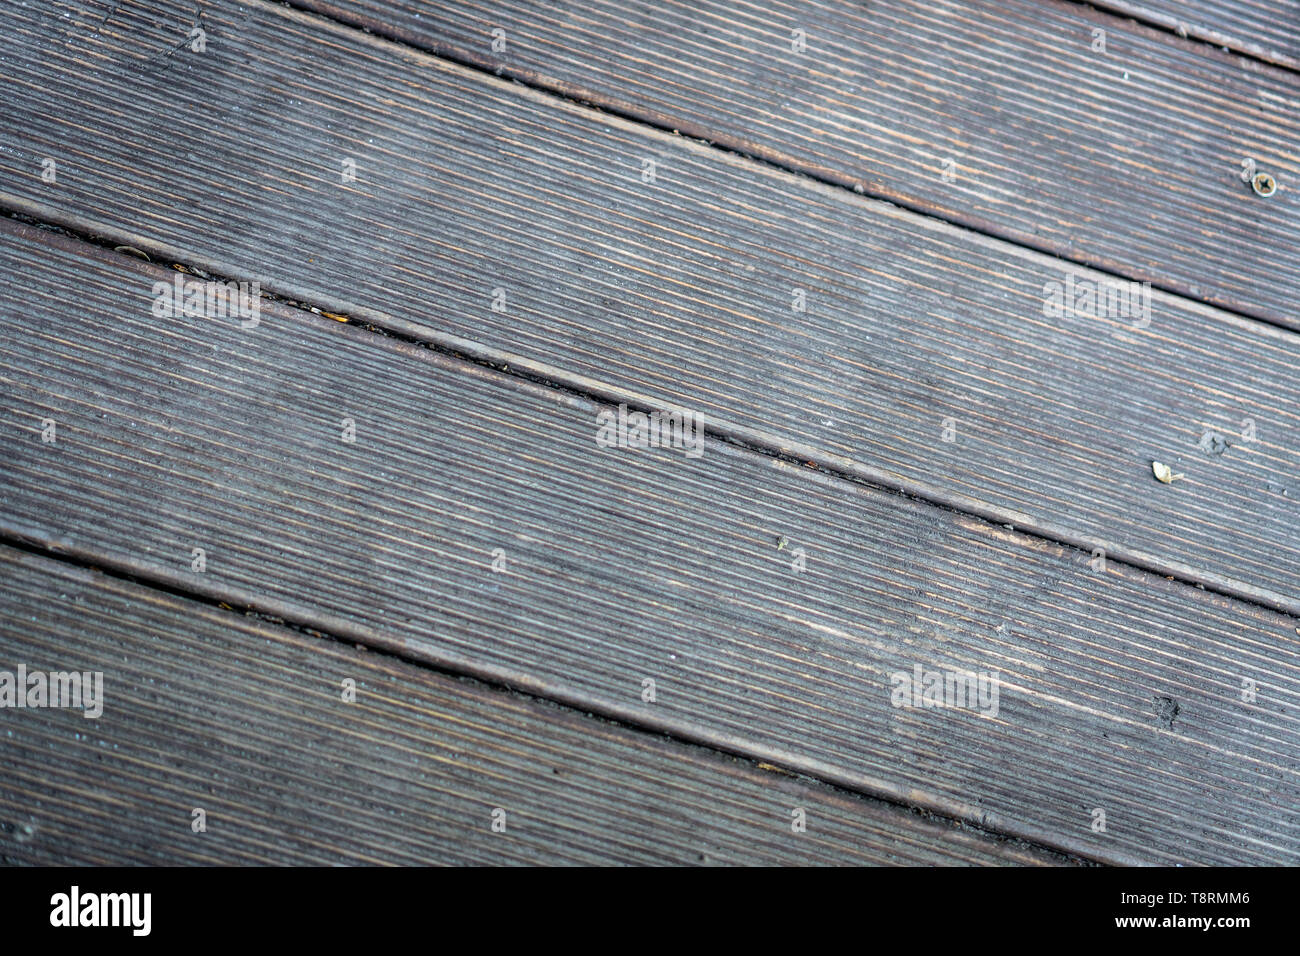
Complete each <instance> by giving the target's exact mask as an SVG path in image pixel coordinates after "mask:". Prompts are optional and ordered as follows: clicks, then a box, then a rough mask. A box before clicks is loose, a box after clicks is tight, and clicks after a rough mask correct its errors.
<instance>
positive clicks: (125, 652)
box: [0, 548, 1066, 865]
mask: <svg viewBox="0 0 1300 956" xmlns="http://www.w3.org/2000/svg"><path fill="white" fill-rule="evenodd" d="M19 662H21V663H23V664H25V665H26V666H27V667H28V669H29V670H40V671H47V672H48V671H64V672H66V671H71V670H77V671H89V672H96V671H98V672H100V673H102V674H103V704H104V710H103V714H102V715H101V716H100V717H99V718H97V719H93V720H90V719H87V718H86V717H84V716H83V715H82V713H81V712H80V711H74V710H70V709H44V710H34V709H25V710H18V709H8V708H6V709H0V861H3V862H5V863H7V864H15V863H17V864H30V863H42V864H61V865H67V864H112V865H121V864H138V863H148V864H161V865H176V864H190V863H207V864H213V863H219V864H236V863H237V864H250V863H261V864H265V863H274V864H313V865H336V864H340V863H345V864H375V863H381V864H416V863H418V864H428V863H440V864H442V863H456V864H511V863H540V864H550V865H555V864H575V863H582V864H610V863H639V864H702V863H703V864H751V865H752V864H774V863H780V864H859V865H860V864H904V863H905V864H913V865H915V864H930V865H933V864H943V865H954V864H975V863H978V864H983V865H998V864H1011V863H1015V864H1060V863H1064V862H1066V860H1065V858H1063V857H1059V856H1057V855H1056V854H1052V853H1047V852H1044V851H1041V850H1036V849H1030V848H1027V847H1025V846H1023V845H1021V844H1018V843H1016V842H1015V841H1003V840H998V839H996V838H994V837H991V836H988V835H986V834H983V833H981V832H979V831H976V830H972V829H970V828H962V827H958V826H956V825H954V824H950V823H942V822H934V821H930V820H927V819H925V818H924V817H922V816H920V815H918V814H915V813H912V812H909V811H907V810H904V809H902V808H901V807H896V806H891V805H889V804H883V803H880V802H878V801H873V800H868V799H864V798H860V797H856V796H853V795H849V794H844V793H841V792H838V791H836V790H834V789H833V788H831V787H828V786H825V785H821V784H817V783H813V782H810V781H808V780H805V779H799V778H797V777H794V776H792V775H788V774H781V773H777V772H772V771H765V770H763V769H760V768H758V767H755V766H754V765H753V764H750V763H748V762H746V761H742V760H737V759H735V758H730V757H725V756H722V755H719V754H716V753H712V752H709V751H707V750H704V749H702V748H699V747H689V746H684V745H680V744H675V743H672V742H669V741H666V740H664V739H662V738H660V737H657V736H654V735H651V734H643V733H638V732H635V731H631V730H627V729H624V728H621V727H618V726H616V725H613V724H610V723H609V722H607V721H600V720H596V719H592V718H588V717H583V716H580V715H577V714H575V713H573V712H572V711H568V710H566V709H564V708H561V707H556V706H554V705H549V704H546V703H542V702H538V701H534V700H531V699H528V698H525V697H522V696H520V695H517V694H511V693H509V692H506V691H495V690H492V689H489V688H486V687H484V686H482V685H481V684H478V683H476V682H471V681H464V680H455V679H452V678H448V677H444V676H441V675H438V674H434V673H432V672H430V671H428V670H426V669H424V668H420V667H416V666H413V665H411V664H407V663H404V662H402V661H398V660H395V659H393V658H390V657H387V656H382V655H377V654H369V653H364V652H362V651H359V650H355V649H353V648H351V647H346V646H342V645H339V644H336V643H334V642H332V641H328V640H324V639H321V638H319V637H313V636H311V635H307V634H302V633H295V632H293V631H289V630H286V629H284V628H280V627H275V626H272V625H267V624H263V623H259V622H257V621H255V620H250V619H247V618H245V617H243V616H242V615H237V614H234V613H231V612H227V611H220V610H217V609H214V608H210V607H206V606H203V605H197V604H195V603H193V602H189V601H185V600H183V599H180V598H176V597H172V596H170V595H168V594H165V593H160V592H157V591H152V590H149V589H147V588H144V587H141V586H139V585H135V584H129V583H125V582H122V581H117V580H114V579H112V578H106V577H105V576H103V575H100V574H97V573H93V572H87V571H83V570H80V569H77V568H74V567H71V566H69V565H66V564H58V563H55V562H52V561H48V560H45V559H39V558H33V557H31V556H28V555H23V554H21V553H19V552H15V551H13V550H12V549H8V548H0V670H4V671H8V672H10V673H13V672H14V670H15V669H16V667H17V663H19ZM344 680H351V681H354V682H355V684H354V687H355V692H356V693H355V700H354V701H352V702H344V700H343V694H344V691H343V681H344ZM196 807H197V808H201V809H203V810H204V811H205V813H206V825H207V830H206V832H204V833H201V834H196V833H194V832H193V831H192V829H191V822H192V819H193V817H192V811H193V810H194V809H195V808H196ZM495 809H501V810H504V811H505V817H504V822H505V831H504V832H493V831H492V829H491V824H492V812H493V810H495ZM794 809H802V810H803V811H804V814H805V818H806V821H807V830H806V831H805V832H803V833H800V834H796V833H794V832H793V830H792V828H791V821H792V820H793V819H794V818H793V816H792V811H793V810H794Z"/></svg>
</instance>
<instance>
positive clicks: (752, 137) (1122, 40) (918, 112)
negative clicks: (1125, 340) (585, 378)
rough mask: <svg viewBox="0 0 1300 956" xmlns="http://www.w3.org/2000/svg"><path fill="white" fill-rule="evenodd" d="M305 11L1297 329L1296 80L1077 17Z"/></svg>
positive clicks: (426, 6)
mask: <svg viewBox="0 0 1300 956" xmlns="http://www.w3.org/2000/svg"><path fill="white" fill-rule="evenodd" d="M1159 4H1160V0H1157V3H1156V5H1159ZM299 5H301V6H306V7H310V8H313V9H316V10H319V11H322V12H325V13H328V14H330V15H331V16H334V17H337V18H340V19H343V20H346V21H349V22H353V23H357V24H362V25H364V26H366V27H368V28H369V29H371V30H374V31H375V32H377V33H381V34H384V35H388V36H392V37H395V38H399V39H401V40H403V41H405V42H408V43H412V44H415V45H417V46H420V47H422V48H426V49H430V50H435V51H437V52H438V53H441V54H444V55H448V56H453V57H455V58H456V59H459V60H462V61H466V62H472V63H474V64H476V65H478V66H480V67H483V68H486V69H491V70H496V71H499V72H502V73H504V74H505V75H508V76H513V77H518V78H520V79H523V80H526V81H528V82H529V83H534V84H537V85H541V86H544V87H546V88H548V89H553V90H557V91H561V92H563V93H565V94H566V95H569V96H575V97H578V98H580V99H584V100H589V101H591V102H593V103H596V104H599V105H601V106H604V107H606V108H610V109H614V110H617V111H619V112H622V113H625V114H627V115H631V116H635V117H637V118H641V119H645V120H649V121H651V122H654V123H656V124H658V125H661V126H664V127H667V128H669V129H679V130H681V131H682V132H684V133H688V134H689V135H692V136H698V137H701V138H704V139H708V140H711V141H713V142H716V143H718V144H720V145H723V146H727V147H729V148H732V149H737V150H741V151H743V152H745V153H747V154H750V155H755V156H760V157H762V158H764V159H768V160H771V161H772V162H775V163H779V164H781V165H783V166H787V167H790V168H793V169H798V170H800V171H803V172H808V173H811V174H813V175H815V176H818V177H821V178H823V179H827V180H830V181H832V182H836V183H840V184H842V185H846V186H859V185H860V186H862V187H864V188H865V189H866V190H868V191H869V192H871V193H872V194H874V195H877V196H882V197H884V198H887V199H890V200H893V201H895V202H900V203H904V204H906V205H908V206H910V207H912V208H916V209H919V210H923V211H925V212H929V213H932V214H935V215H939V216H943V217H945V218H947V219H951V220H953V221H956V222H960V223H963V224H965V225H968V226H973V227H975V228H978V229H980V230H983V231H986V232H989V233H991V234H993V235H997V236H1002V237H1004V238H1010V239H1013V240H1015V241H1016V242H1020V243H1024V244H1026V245H1028V246H1031V247H1033V248H1037V249H1041V250H1044V251H1046V252H1050V253H1055V254H1057V255H1061V256H1064V257H1066V258H1069V259H1073V260H1075V261H1078V262H1084V263H1087V264H1089V265H1094V266H1099V267H1102V268H1106V269H1111V270H1114V271H1117V272H1120V273H1122V274H1124V275H1127V276H1132V277H1136V278H1139V279H1145V280H1149V281H1151V282H1154V283H1155V284H1156V285H1158V286H1160V287H1162V288H1167V289H1170V290H1172V291H1176V292H1178V293H1181V294H1183V295H1188V296H1191V297H1193V298H1197V299H1201V300H1203V301H1207V302H1212V303H1215V304H1218V305H1222V306H1226V307H1229V308H1232V309H1235V310H1238V311H1241V312H1243V313H1246V314H1248V315H1253V316H1257V317H1262V318H1266V319H1269V320H1270V321H1273V322H1280V323H1284V324H1287V325H1290V326H1291V327H1293V328H1294V327H1297V322H1300V318H1298V316H1300V160H1298V159H1297V156H1296V154H1295V150H1294V144H1295V143H1296V142H1297V141H1298V140H1300V77H1297V76H1296V75H1295V74H1294V73H1291V72H1288V71H1286V70H1281V69H1277V68H1274V67H1269V66H1262V65H1260V64H1259V63H1255V62H1250V61H1247V60H1243V59H1242V58H1240V57H1237V56H1231V55H1228V54H1224V53H1221V52H1220V51H1219V50H1217V49H1214V48H1208V47H1205V46H1204V45H1203V44H1201V43H1195V42H1190V41H1186V40H1179V39H1178V38H1177V37H1173V36H1169V35H1167V34H1165V33H1163V32H1161V31H1159V30H1155V29H1152V28H1149V27H1145V26H1141V25H1139V24H1136V23H1133V22H1132V21H1126V20H1122V19H1117V18H1115V17H1112V16H1107V15H1105V14H1101V13H1097V12H1096V11H1094V10H1091V9H1088V8H1087V7H1085V6H1082V5H1080V4H1076V3H1070V2H1065V0H1000V2H997V3H969V2H961V0H957V2H953V0H948V2H941V3H937V4H936V3H934V2H930V0H873V2H871V3H869V4H867V3H861V2H859V0H816V2H808V0H778V2H768V3H760V4H755V3H749V2H745V0H699V2H697V0H669V2H662V0H639V2H633V3H628V2H626V0H598V2H595V3H584V4H581V5H573V4H561V5H557V4H552V3H544V2H538V0H533V2H527V3H519V2H514V0H452V2H445V0H436V2H432V0H396V2H392V0H300V3H299ZM1144 5H1145V4H1144ZM1168 6H1170V7H1173V6H1179V5H1177V4H1173V3H1169V4H1168ZM1205 6H1206V8H1208V10H1207V12H1209V11H1212V10H1213V8H1214V7H1215V6H1216V4H1215V3H1214V2H1213V0H1211V2H1208V3H1206V4H1205ZM1224 6H1226V4H1225V5H1224ZM1278 6H1279V4H1277V3H1269V4H1263V5H1261V7H1260V8H1257V12H1258V13H1259V15H1260V18H1261V19H1263V18H1265V17H1266V15H1267V14H1266V10H1267V9H1268V8H1270V7H1271V8H1273V9H1274V10H1276V8H1277V7H1278ZM1288 6H1289V7H1290V11H1291V16H1290V18H1289V19H1290V22H1289V23H1288V22H1287V20H1288V18H1287V17H1285V16H1284V17H1280V18H1279V19H1280V21H1281V22H1280V24H1278V25H1275V26H1274V29H1275V30H1278V31H1281V32H1282V33H1283V34H1285V35H1287V36H1289V37H1291V38H1294V37H1295V35H1296V34H1295V31H1296V30H1297V29H1300V14H1297V10H1298V9H1300V8H1297V7H1296V6H1295V4H1294V3H1291V4H1289V5H1288ZM1227 15H1228V14H1227V13H1226V12H1225V11H1223V10H1222V9H1220V10H1219V11H1218V12H1217V14H1216V18H1217V16H1227ZM1194 16H1195V14H1194V13H1189V14H1188V17H1189V18H1191V17H1194ZM1244 26H1245V29H1246V30H1247V31H1248V32H1249V31H1253V30H1254V22H1253V21H1250V22H1247V23H1246V24H1244ZM494 29H499V30H503V31H504V35H505V49H504V50H502V51H499V52H494V51H493V49H492V46H491V44H492V40H493V34H492V31H493V30H494ZM794 30H802V31H803V37H802V40H803V43H804V45H805V47H806V48H805V49H804V51H803V52H801V53H796V52H794V51H793V49H792V46H794V45H795V37H794V36H793V31H794ZM1095 30H1100V31H1103V34H1104V37H1099V38H1097V39H1099V40H1100V39H1104V43H1105V51H1104V52H1102V51H1101V50H1100V49H1098V50H1094V43H1095V40H1094V32H1093V31H1095ZM1096 45H1097V46H1100V43H1097V44H1096ZM1245 158H1251V159H1254V160H1255V162H1256V163H1257V164H1258V167H1259V168H1260V169H1264V170H1268V171H1269V172H1271V173H1272V174H1273V175H1274V176H1276V177H1277V178H1278V180H1279V181H1280V182H1281V184H1282V190H1281V191H1280V192H1278V193H1276V194H1275V195H1273V196H1272V197H1271V198H1269V199H1263V198H1260V197H1258V196H1256V195H1255V194H1254V193H1253V192H1252V191H1251V189H1250V188H1249V187H1248V186H1247V185H1246V184H1245V183H1243V182H1242V180H1241V179H1240V176H1239V175H1238V174H1239V173H1240V171H1241V165H1240V164H1241V161H1242V159H1245ZM950 159H951V160H953V162H954V163H955V177H956V178H955V181H953V182H947V181H945V179H944V176H943V171H944V166H945V162H946V161H947V160H950Z"/></svg>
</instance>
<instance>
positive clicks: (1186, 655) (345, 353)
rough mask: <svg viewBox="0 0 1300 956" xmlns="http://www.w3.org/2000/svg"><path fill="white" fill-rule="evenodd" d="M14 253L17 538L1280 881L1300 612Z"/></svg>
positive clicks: (561, 693) (141, 278) (1012, 817)
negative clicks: (959, 694)
mask: <svg viewBox="0 0 1300 956" xmlns="http://www.w3.org/2000/svg"><path fill="white" fill-rule="evenodd" d="M0 237H2V239H0V303H4V305H3V308H4V310H5V312H4V314H5V319H6V330H7V331H6V335H5V336H4V337H3V339H2V340H0V422H2V423H3V441H4V453H3V455H0V533H3V534H4V535H6V536H7V537H9V538H10V539H11V540H13V539H21V540H25V541H27V542H30V543H32V544H35V545H38V546H40V547H42V548H46V549H50V550H53V551H55V552H58V553H65V554H69V555H73V556H76V557H78V558H80V559H81V560H84V561H89V562H94V563H96V564H98V565H100V566H105V567H111V568H115V569H118V570H121V571H124V572H129V573H132V574H136V575H140V576H144V577H147V578H149V579H151V580H154V581H157V582H161V583H166V584H169V585H172V586H174V587H178V588H185V589H188V590H190V591H193V592H197V593H200V594H203V595H206V596H208V597H210V598H215V599H219V600H223V601H225V602H227V603H229V604H231V605H232V606H236V607H239V606H243V605H253V606H256V607H257V608H259V609H261V610H262V611H264V612H265V613H269V614H272V615H275V616H278V617H280V618H283V619H285V620H288V621H296V622H299V623H302V624H304V625H306V626H310V627H316V628H320V629H325V630H328V631H330V632H332V633H335V634H338V635H339V636H340V637H342V638H344V639H347V640H353V641H357V642H362V643H366V644H369V645H373V646H375V647H377V648H381V649H382V648H387V649H392V650H398V651H400V652H401V653H403V654H404V655H407V656H410V657H412V658H416V659H419V660H423V661H427V662H430V663H433V664H436V665H439V666H442V667H446V668H450V669H454V670H456V671H458V672H461V673H466V674H470V675H477V676H480V677H485V678H490V679H492V680H493V681H497V682H502V683H506V684H508V685H510V686H513V687H516V688H519V689H523V690H527V691H530V692H534V693H536V694H538V695H540V696H544V697H548V698H550V699H553V700H557V701H560V702H564V703H567V704H570V705H572V706H575V707H578V708H581V709H585V710H591V711H594V712H599V713H602V714H605V715H607V716H612V717H616V718H619V719H622V720H625V721H628V722H631V723H636V724H639V725H642V726H646V727H649V728H652V729H661V730H666V731H670V732H672V733H673V734H676V735H678V736H680V737H682V738H685V739H689V740H692V741H695V742H698V743H703V744H708V745H710V746H713V747H716V748H720V749H724V750H729V751H733V752H738V753H743V754H746V755H749V756H751V757H753V758H755V759H758V760H763V761H767V762H770V763H773V764H777V765H780V766H785V767H789V768H791V769H795V770H799V771H804V772H807V773H810V774H814V775H816V776H818V777H820V778H822V779H824V780H827V781H829V782H833V783H836V784H840V785H844V786H847V787H850V788H853V789H855V790H860V791H864V792H868V793H873V794H876V795H879V796H885V797H888V798H890V799H893V800H897V801H900V802H904V803H908V804H912V805H915V806H919V807H922V808H925V809H929V810H932V811H939V812H942V813H943V814H945V815H950V816H953V817H958V818H963V819H969V820H972V821H976V822H980V823H982V824H983V825H985V826H987V827H990V828H993V829H996V830H998V831H1001V832H1004V833H1008V834H1011V835H1014V836H1017V837H1021V838H1024V839H1030V840H1033V841H1035V842H1038V843H1041V844H1044V845H1049V846H1054V847H1057V848H1060V849H1064V850H1067V851H1072V852H1080V853H1083V854H1086V855H1089V856H1092V857H1095V858H1097V859H1101V860H1106V861H1111V862H1183V863H1193V862H1196V863H1228V862H1235V863H1249V862H1279V863H1282V862H1285V863H1296V862H1297V861H1300V820H1297V818H1296V815H1295V813H1294V809H1295V807H1296V806H1297V805H1298V804H1297V801H1300V769H1298V768H1300V737H1298V736H1297V730H1298V729H1300V728H1298V726H1297V725H1298V722H1300V636H1298V634H1297V631H1296V625H1297V621H1296V619H1294V618H1287V617H1285V616H1283V615H1280V614H1276V613H1274V612H1271V611H1267V610H1265V609H1262V608H1260V607H1257V606H1251V605H1246V604H1242V603H1239V602H1236V601H1233V600H1230V599H1227V598H1224V597H1221V596H1218V595H1214V594H1211V593H1208V592H1205V591H1201V590H1198V589H1196V588H1194V587H1189V586H1186V585H1183V584H1179V583H1176V582H1172V581H1167V580H1165V579H1162V578H1159V577H1155V576H1152V575H1150V574H1146V573H1143V572H1140V571H1137V570H1135V569H1133V568H1129V567H1125V566H1122V565H1119V564H1116V563H1114V562H1109V563H1107V564H1106V565H1105V567H1104V568H1102V567H1101V566H1100V565H1098V566H1097V568H1096V570H1094V569H1091V568H1090V567H1089V564H1088V558H1089V555H1087V554H1086V553H1080V552H1076V551H1072V550H1070V549H1068V548H1063V547H1061V546H1057V545H1053V544H1048V543H1045V542H1043V541H1041V540H1038V539H1034V538H1030V537H1027V536H1025V535H1022V534H1020V533H1018V532H1013V531H1009V530H1006V529H1004V528H1001V527H998V526H990V525H988V524H986V523H984V522H982V521H980V520H978V519H975V518H972V517H969V516H963V515H959V514H954V513H951V512H948V511H945V510H943V509H939V508H935V507H933V506H930V505H926V504H924V503H920V502H916V501H913V500H909V499H906V498H903V497H901V496H897V495H891V494H887V493H884V492H881V491H877V490H872V489H870V488H865V487H859V486H855V485H853V484H850V483H847V482H844V481H842V480H837V479H831V478H828V477H827V476H825V475H823V474H821V473H820V472H819V471H817V470H815V469H809V468H803V467H797V466H793V465H788V464H785V463H782V462H779V461H776V460H773V459H769V458H765V457H762V456H759V455H756V454H754V453H752V452H749V451H744V450H740V449H737V448H734V447H732V446H729V445H726V444H721V443H717V442H710V443H709V444H708V445H707V447H706V450H705V454H704V455H703V456H702V457H700V458H698V459H689V458H684V457H683V456H682V454H681V453H680V452H678V451H669V450H658V451H638V450H632V449H604V448H600V447H598V446H597V444H596V442H595V414H596V412H597V409H598V406H596V405H594V404H592V403H591V402H589V401H587V400H585V399H583V398H580V397H578V396H574V395H567V394H565V393H564V392H561V391H558V390H556V389H550V388H545V387H543V386H540V385H531V384H528V383H525V382H522V381H520V380H518V379H511V378H509V377H507V376H505V375H503V374H501V373H498V372H495V371H492V370H490V369H485V368H483V367H481V366H473V365H466V364H465V363H463V362H460V361H458V360H455V359H452V358H448V357H444V356H441V355H439V354H437V353H434V352H431V351H429V350H427V349H422V348H418V347H415V346H411V345H406V344H403V343H401V342H398V341H396V340H393V339H389V338H384V337H381V336H378V335H376V334H374V333H371V332H367V331H364V330H362V329H360V328H358V327H356V326H355V325H353V324H351V323H348V324H342V323H338V322H335V321H333V320H331V319H328V318H325V317H321V316H314V315H311V314H310V313H305V312H301V311H296V310H290V309H287V308H284V307H280V306H275V305H272V304H270V303H267V304H266V305H265V306H264V308H263V312H262V316H261V322H260V324H259V325H258V326H257V327H256V328H255V329H251V330H245V329H241V328H240V327H239V326H238V324H237V323H235V322H233V321H230V320H226V321H220V320H217V319H198V318H185V319H178V320H161V319H158V318H156V317H155V316H153V315H152V314H151V305H152V301H153V299H152V288H153V283H154V282H155V281H157V280H158V278H159V276H160V275H161V276H166V275H167V274H168V273H167V272H166V270H164V269H162V268H160V267H158V266H155V265H151V264H148V263H144V262H142V261H139V260H137V259H134V258H130V257H127V256H123V255H115V254H113V253H111V252H108V251H105V250H101V249H98V248H95V247H91V246H88V245H86V244H83V243H77V242H73V241H69V240H62V239H58V238H56V237H52V236H51V235H50V234H49V233H47V232H42V231H40V230H37V229H34V228H31V227H26V226H16V225H12V224H5V225H0ZM46 419H53V420H54V421H55V422H56V423H57V429H58V431H57V439H58V440H57V442H55V443H52V444H51V443H46V442H43V441H42V435H41V432H42V423H43V422H44V420H46ZM344 419H352V420H353V421H354V422H355V425H356V441H355V442H352V443H348V442H345V441H343V440H342V427H341V425H342V422H343V420H344ZM782 537H783V538H785V539H786V540H785V541H784V542H780V544H778V538H782ZM194 548H202V549H204V551H205V552H206V570H205V571H203V572H202V573H195V572H194V571H193V570H192V566H193V565H192V560H193V559H192V553H193V552H192V549H194ZM498 548H499V549H502V551H503V553H504V555H505V558H506V561H507V565H506V570H505V571H503V572H494V571H493V569H492V562H493V555H494V552H495V551H496V549H498ZM796 548H797V549H802V552H801V554H802V557H803V559H804V560H805V561H806V567H805V569H804V570H803V571H802V572H800V571H798V570H797V569H796V567H795V564H794V560H795V559H796V557H797V555H796V552H795V549H796ZM917 664H920V665H922V666H923V667H925V668H926V669H964V670H972V671H994V670H996V671H997V672H998V673H999V674H1000V675H1001V679H1002V681H1003V684H1002V687H1001V692H1000V703H999V709H998V712H997V714H996V715H990V716H979V715H978V714H975V713H973V712H970V711H968V710H960V711H958V710H934V709H919V708H918V709H909V708H896V707H894V706H892V704H891V689H892V683H891V679H890V675H891V674H893V673H894V672H898V671H909V670H911V669H912V668H913V667H914V666H915V665H917ZM1243 678H1249V679H1251V680H1253V681H1255V682H1256V684H1257V685H1258V695H1257V699H1256V700H1254V701H1246V700H1243V695H1242V680H1243ZM647 679H650V680H653V681H655V684H656V689H657V690H656V700H655V701H654V702H646V701H644V700H643V699H642V694H643V688H644V684H643V682H644V681H645V680H647ZM1159 698H1169V699H1170V700H1171V701H1173V702H1176V703H1177V705H1178V707H1179V711H1178V713H1177V715H1176V718H1175V719H1174V721H1173V723H1172V725H1168V724H1167V723H1166V722H1162V720H1161V717H1160V715H1161V713H1162V712H1165V711H1167V710H1168V708H1169V707H1170V706H1172V705H1165V704H1163V703H1162V702H1161V701H1160V700H1158V699H1159ZM1095 809H1103V810H1104V811H1105V812H1106V815H1107V821H1108V823H1107V826H1108V829H1107V830H1106V832H1105V833H1097V832H1093V830H1092V828H1091V827H1092V822H1093V817H1092V811H1093V810H1095Z"/></svg>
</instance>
